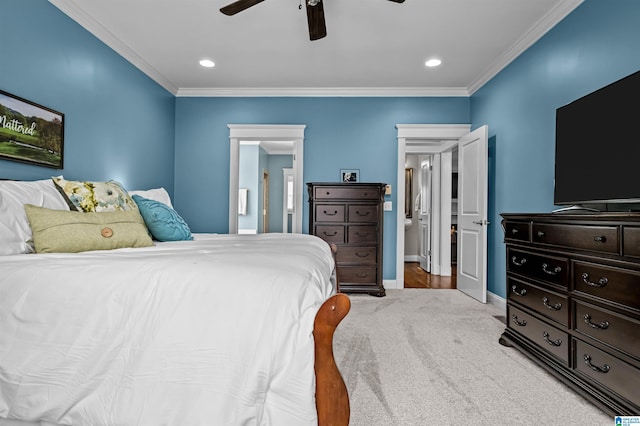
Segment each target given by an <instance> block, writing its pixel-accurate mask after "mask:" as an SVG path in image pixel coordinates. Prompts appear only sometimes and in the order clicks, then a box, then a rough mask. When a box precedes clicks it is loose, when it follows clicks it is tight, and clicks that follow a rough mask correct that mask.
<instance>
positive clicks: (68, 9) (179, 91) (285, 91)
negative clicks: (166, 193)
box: [49, 0, 584, 97]
mask: <svg viewBox="0 0 640 426" xmlns="http://www.w3.org/2000/svg"><path fill="white" fill-rule="evenodd" d="M583 1H584V0H561V1H560V2H558V4H557V5H556V6H555V7H554V8H553V9H552V10H551V11H549V13H547V14H546V15H545V16H543V17H542V19H540V20H539V21H538V22H537V23H536V24H535V25H534V26H533V27H532V28H531V29H530V30H529V31H528V32H527V34H526V35H525V36H524V37H522V38H521V39H520V40H519V41H517V42H516V43H514V45H513V46H512V47H511V48H510V49H509V50H508V51H507V52H505V54H503V55H502V56H501V57H500V58H499V60H498V61H496V62H495V63H494V64H493V66H491V67H489V68H488V69H487V70H486V72H484V73H483V74H482V75H481V77H480V78H478V79H476V80H475V81H473V82H471V84H470V85H469V86H468V87H297V88H296V87H274V88H268V87H228V88H222V87H195V88H190V87H178V86H177V85H176V84H174V83H173V82H172V81H170V80H169V79H168V78H167V77H165V76H164V75H162V74H161V73H160V72H159V71H158V70H156V69H155V68H153V67H152V66H151V65H150V64H149V63H148V62H146V61H145V60H144V59H143V58H142V57H141V56H140V55H138V53H137V52H136V51H134V50H133V49H131V48H130V47H129V46H128V45H127V44H126V43H124V42H123V41H122V40H120V39H119V38H118V37H117V35H116V34H113V33H112V32H110V31H109V30H107V29H106V28H105V27H104V26H103V25H102V24H100V23H99V22H98V21H96V20H95V19H94V18H93V17H91V16H90V15H88V14H87V13H85V12H84V11H83V10H82V8H80V7H79V6H77V3H79V0H49V2H50V3H51V4H53V5H54V6H55V7H57V8H58V9H59V10H61V11H62V12H63V13H64V14H66V15H67V16H68V17H69V18H71V19H73V20H74V21H76V22H77V23H78V24H80V25H81V26H82V27H83V28H84V29H86V30H87V31H89V32H90V33H91V34H93V35H94V36H95V37H96V38H98V39H99V40H100V41H102V42H103V43H104V44H106V45H107V46H109V47H110V48H111V49H113V50H114V51H115V52H116V53H118V54H119V55H120V56H122V57H123V58H124V59H126V60H127V61H129V62H131V63H132V64H133V65H134V66H135V67H136V68H138V69H139V70H140V71H142V72H143V73H145V74H146V75H147V76H149V78H151V79H152V80H154V81H155V82H156V83H158V84H159V85H160V86H162V87H164V88H165V89H166V90H167V91H169V92H170V93H172V94H173V95H174V96H177V97H183V96H184V97H189V96H195V97H268V96H305V97H315V96H318V97H322V96H331V97H334V96H351V97H357V96H363V97H364V96H378V97H386V96H388V97H416V96H417V97H437V96H444V97H450V96H462V97H466V96H471V95H472V94H474V93H475V92H476V91H477V90H478V89H479V88H480V87H482V86H483V85H484V84H485V83H487V82H488V81H489V80H491V79H492V78H493V77H494V76H495V75H496V74H498V73H499V72H500V71H502V69H504V68H505V67H506V66H507V65H509V64H510V63H511V62H512V61H513V60H514V59H515V58H517V57H518V56H519V55H520V54H522V52H524V51H525V50H527V49H528V48H529V47H530V46H531V45H532V44H534V43H535V42H536V41H538V40H539V39H540V38H541V37H542V36H543V35H545V34H546V33H547V32H548V31H549V30H550V29H551V28H553V27H554V26H555V25H556V24H557V23H558V22H560V21H561V20H563V19H564V18H565V17H566V16H567V15H568V14H570V13H571V12H572V11H573V10H574V9H575V8H576V7H578V6H579V5H580V4H581V3H582V2H583Z"/></svg>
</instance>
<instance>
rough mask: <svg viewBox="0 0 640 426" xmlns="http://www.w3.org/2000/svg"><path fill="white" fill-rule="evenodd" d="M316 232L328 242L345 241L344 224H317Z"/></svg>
mask: <svg viewBox="0 0 640 426" xmlns="http://www.w3.org/2000/svg"><path fill="white" fill-rule="evenodd" d="M314 234H315V235H316V236H318V237H320V238H322V239H323V240H325V241H326V242H328V243H344V226H342V225H316V227H315V231H314Z"/></svg>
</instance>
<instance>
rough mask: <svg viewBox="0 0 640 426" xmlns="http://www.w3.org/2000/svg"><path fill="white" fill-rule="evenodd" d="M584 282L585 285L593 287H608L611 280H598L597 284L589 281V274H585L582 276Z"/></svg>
mask: <svg viewBox="0 0 640 426" xmlns="http://www.w3.org/2000/svg"><path fill="white" fill-rule="evenodd" d="M582 281H584V283H585V284H586V285H590V286H591V287H598V288H600V287H604V286H605V285H607V283H608V282H609V279H608V278H606V277H602V278H600V279H599V280H598V282H597V283H594V282H592V281H589V274H587V273H586V272H585V273H584V274H582Z"/></svg>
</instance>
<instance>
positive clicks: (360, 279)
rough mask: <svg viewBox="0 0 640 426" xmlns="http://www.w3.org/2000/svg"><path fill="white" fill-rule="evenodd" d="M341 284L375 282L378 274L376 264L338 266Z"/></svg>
mask: <svg viewBox="0 0 640 426" xmlns="http://www.w3.org/2000/svg"><path fill="white" fill-rule="evenodd" d="M337 271H338V282H339V283H340V284H375V283H376V281H377V278H378V277H377V274H376V268H375V266H371V267H369V266H338V269H337Z"/></svg>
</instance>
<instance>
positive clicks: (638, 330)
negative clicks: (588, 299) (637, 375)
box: [573, 301, 640, 359]
mask: <svg viewBox="0 0 640 426" xmlns="http://www.w3.org/2000/svg"><path fill="white" fill-rule="evenodd" d="M574 311H575V319H574V321H573V324H574V329H575V330H576V331H578V332H580V333H582V334H584V335H587V336H589V337H592V338H594V339H596V340H599V341H601V342H604V343H606V344H608V345H610V346H613V347H615V348H617V349H619V350H620V351H622V352H626V353H627V354H629V355H631V356H634V357H636V358H638V359H640V321H636V320H634V319H633V318H630V317H624V316H622V315H620V314H617V313H615V312H611V311H609V310H607V309H604V308H601V307H598V306H594V305H591V304H589V303H584V302H581V301H576V302H575V309H574Z"/></svg>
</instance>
